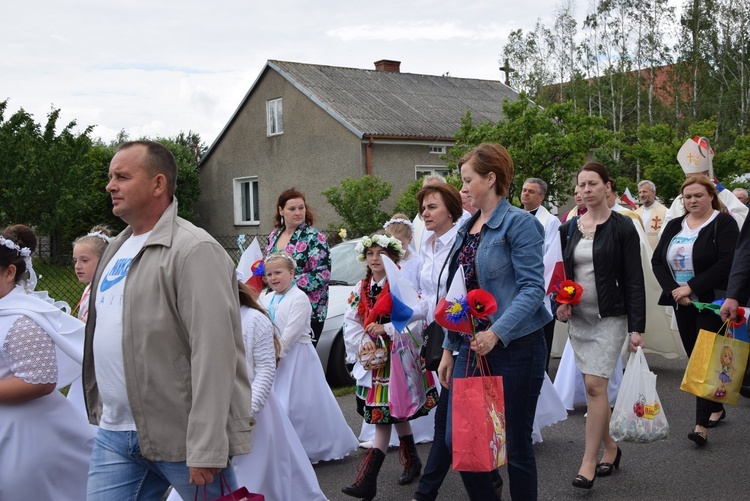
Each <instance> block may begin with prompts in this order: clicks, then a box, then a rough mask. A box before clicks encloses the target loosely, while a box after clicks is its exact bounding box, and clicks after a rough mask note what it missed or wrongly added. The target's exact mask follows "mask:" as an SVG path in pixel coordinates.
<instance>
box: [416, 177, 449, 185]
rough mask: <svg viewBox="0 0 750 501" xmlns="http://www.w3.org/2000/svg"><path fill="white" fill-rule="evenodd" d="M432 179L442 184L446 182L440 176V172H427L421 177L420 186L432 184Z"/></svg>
mask: <svg viewBox="0 0 750 501" xmlns="http://www.w3.org/2000/svg"><path fill="white" fill-rule="evenodd" d="M433 181H434V182H435V183H440V184H443V183H445V182H446V181H445V178H444V177H443V176H441V175H440V174H427V175H426V176H425V177H423V178H422V186H425V184H434V183H433Z"/></svg>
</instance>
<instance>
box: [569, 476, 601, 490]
mask: <svg viewBox="0 0 750 501" xmlns="http://www.w3.org/2000/svg"><path fill="white" fill-rule="evenodd" d="M594 480H596V474H594V478H592V479H591V480H589V479H588V478H586V477H584V476H583V475H576V478H574V479H573V487H578V488H579V489H591V488H592V487H593V486H594Z"/></svg>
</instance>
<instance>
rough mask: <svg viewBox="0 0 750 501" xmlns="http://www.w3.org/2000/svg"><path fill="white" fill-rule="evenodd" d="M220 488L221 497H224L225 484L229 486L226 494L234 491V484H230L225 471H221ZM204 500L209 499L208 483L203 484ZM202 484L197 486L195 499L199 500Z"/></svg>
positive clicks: (195, 500)
mask: <svg viewBox="0 0 750 501" xmlns="http://www.w3.org/2000/svg"><path fill="white" fill-rule="evenodd" d="M218 476H219V488H220V489H221V494H220V495H221V497H224V495H225V494H224V486H225V485H226V487H227V492H226V494H231V493H232V486H231V485H229V480H227V477H225V476H224V472H223V471H221V472H220V473H219V474H218ZM202 487H203V500H204V501H208V484H203V486H202ZM200 488H201V486H197V485H196V486H195V497H194V498H193V500H194V501H198V493H199V492H200Z"/></svg>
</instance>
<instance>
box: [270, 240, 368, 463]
mask: <svg viewBox="0 0 750 501" xmlns="http://www.w3.org/2000/svg"><path fill="white" fill-rule="evenodd" d="M295 266H296V264H295V261H294V258H292V256H291V255H289V254H287V253H286V252H274V253H271V254H269V255H268V256H266V258H265V260H264V268H265V270H264V274H265V277H266V282H268V286H269V287H270V288H271V289H272V290H273V292H272V293H271V294H268V295H267V296H265V297H264V298H263V302H264V306H265V307H266V309H267V310H268V314H269V316H270V317H271V320H272V321H273V323H274V325H275V326H276V328H277V329H278V331H279V333H280V336H281V349H280V352H279V359H280V360H279V365H278V368H277V369H276V379H275V380H274V383H273V393H274V394H275V395H276V397H277V398H278V399H279V403H280V404H281V407H282V408H283V409H284V411H285V412H286V413H287V416H289V420H290V421H291V422H292V426H294V429H295V431H296V432H297V436H298V437H299V439H300V441H301V442H302V445H303V446H304V448H305V452H306V453H307V457H308V458H309V459H310V461H311V462H312V463H313V464H315V463H317V462H319V461H330V460H333V459H341V458H343V457H344V456H347V455H348V454H349V453H350V452H352V451H353V450H355V449H356V448H357V446H358V444H359V442H358V441H357V437H355V436H354V433H352V430H351V428H349V425H348V424H347V423H346V419H345V418H344V414H343V413H342V412H341V409H340V408H339V405H338V402H336V398H335V397H334V396H333V393H332V392H331V389H330V388H329V387H328V383H327V382H326V378H325V374H324V373H323V366H322V365H321V363H320V359H319V358H318V354H317V353H316V352H315V348H314V347H313V345H312V337H311V335H310V333H311V328H310V314H311V312H312V306H311V305H310V300H309V299H308V298H307V295H306V294H305V293H304V292H302V291H301V290H300V289H298V288H297V286H296V285H294V283H293V280H294V270H295Z"/></svg>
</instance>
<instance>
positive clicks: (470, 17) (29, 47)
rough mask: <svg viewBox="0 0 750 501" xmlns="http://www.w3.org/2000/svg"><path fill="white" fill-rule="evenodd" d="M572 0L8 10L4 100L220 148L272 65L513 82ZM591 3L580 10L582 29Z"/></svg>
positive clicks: (74, 3)
mask: <svg viewBox="0 0 750 501" xmlns="http://www.w3.org/2000/svg"><path fill="white" fill-rule="evenodd" d="M559 3H560V0H532V1H526V2H522V1H507V0H487V1H485V0H473V1H472V0H470V1H468V2H467V1H454V0H447V1H442V2H435V1H424V0H400V1H392V0H379V1H375V2H344V1H338V2H336V1H332V0H316V1H310V0H308V1H302V0H271V1H263V2H260V1H257V0H245V1H240V0H235V1H230V0H214V1H212V2H206V1H196V0H181V1H160V0H149V1H144V0H107V1H90V0H67V1H65V2H61V1H59V0H58V1H49V0H30V1H15V2H4V5H3V22H2V28H0V101H3V100H5V99H9V100H10V101H9V105H8V110H7V111H6V116H5V118H6V120H7V118H8V117H9V116H10V115H11V114H12V113H14V112H15V111H17V110H18V108H20V107H23V108H24V109H25V110H26V111H27V112H29V113H31V114H32V115H34V118H35V120H36V121H37V122H40V123H42V124H44V123H45V122H46V115H47V113H49V111H50V109H52V108H60V109H61V110H62V118H63V120H62V122H64V123H67V122H68V121H70V120H77V122H78V124H79V126H81V127H84V126H88V125H93V126H95V129H94V133H93V136H94V137H100V138H102V139H103V140H105V141H109V140H111V139H114V138H115V136H116V134H117V133H118V131H120V130H121V129H124V130H125V131H126V132H127V133H128V134H129V135H130V137H131V138H137V137H140V136H143V135H146V136H150V137H155V136H163V137H169V136H174V135H176V134H177V133H178V132H180V131H181V130H182V131H185V132H187V131H188V130H193V131H195V132H197V133H199V134H200V135H201V138H202V139H203V140H204V141H205V142H206V143H207V144H208V145H210V144H211V143H212V142H213V140H214V139H215V138H216V135H217V134H218V133H219V132H220V130H221V129H222V127H223V126H224V125H225V124H226V122H227V121H228V120H229V118H230V117H231V115H232V113H233V112H234V110H235V109H236V108H237V106H238V105H239V103H240V100H241V99H242V97H243V96H244V95H245V93H246V92H247V91H248V89H249V88H250V87H251V86H252V84H253V82H254V81H255V79H256V78H257V76H258V75H259V73H260V71H261V70H262V69H263V66H264V65H265V63H266V61H267V60H269V59H278V60H282V61H295V62H301V63H310V64H323V65H331V66H347V67H353V68H364V69H374V66H373V62H374V61H377V60H379V59H395V60H398V61H401V71H402V72H405V73H423V74H428V75H442V74H444V73H445V72H450V74H451V76H455V77H465V78H479V79H489V80H502V79H503V77H502V75H501V73H500V72H499V71H498V60H499V59H500V57H501V52H502V47H503V45H504V44H505V43H506V39H507V36H508V33H510V31H512V30H514V29H518V28H523V29H524V30H528V29H532V28H533V26H534V23H535V22H536V19H537V18H542V20H543V21H544V22H545V24H547V25H551V24H552V19H553V18H554V13H555V10H556V5H559ZM587 5H588V0H578V2H577V10H578V12H579V15H578V16H576V18H577V19H578V20H579V21H580V20H581V19H582V18H583V14H584V13H585V11H586V10H587Z"/></svg>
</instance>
